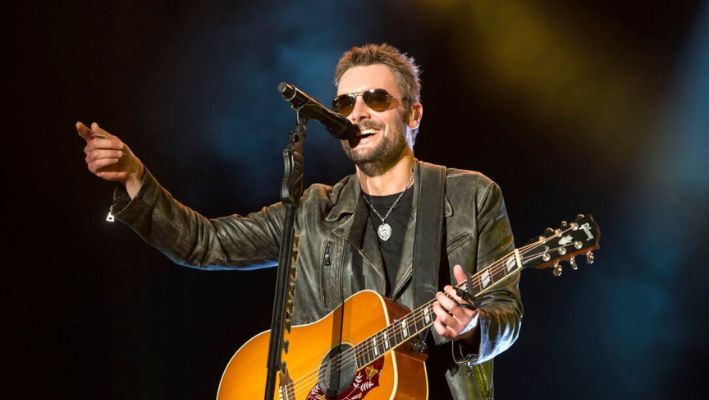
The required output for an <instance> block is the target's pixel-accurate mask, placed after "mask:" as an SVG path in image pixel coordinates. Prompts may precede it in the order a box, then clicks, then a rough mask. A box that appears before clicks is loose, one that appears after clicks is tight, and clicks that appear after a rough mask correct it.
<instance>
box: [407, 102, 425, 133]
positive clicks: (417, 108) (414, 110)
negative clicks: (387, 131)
mask: <svg viewBox="0 0 709 400" xmlns="http://www.w3.org/2000/svg"><path fill="white" fill-rule="evenodd" d="M422 117H423V104H421V103H414V104H413V105H411V112H410V113H409V121H408V122H407V125H408V126H409V128H411V129H416V128H418V126H419V124H420V123H421V118H422Z"/></svg>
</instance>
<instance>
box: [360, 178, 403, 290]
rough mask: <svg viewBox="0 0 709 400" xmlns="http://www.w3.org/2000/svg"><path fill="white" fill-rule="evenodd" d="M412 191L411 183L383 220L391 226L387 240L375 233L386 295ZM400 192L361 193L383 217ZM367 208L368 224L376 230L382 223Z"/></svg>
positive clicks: (400, 247) (398, 255)
mask: <svg viewBox="0 0 709 400" xmlns="http://www.w3.org/2000/svg"><path fill="white" fill-rule="evenodd" d="M413 192H414V191H413V185H412V186H411V187H409V188H408V189H406V190H405V191H404V194H403V195H402V196H401V199H399V202H398V203H397V204H396V205H395V206H394V209H392V210H391V213H390V214H389V216H388V217H386V219H385V221H384V222H386V223H387V224H389V225H390V226H391V237H390V238H389V239H388V240H382V238H380V237H379V235H377V240H378V241H379V251H380V252H381V254H382V261H383V262H384V269H385V271H386V277H387V289H386V295H387V296H390V295H391V291H392V289H393V286H394V280H395V279H396V273H397V272H398V270H399V264H400V262H401V251H402V250H403V248H404V237H405V236H406V228H407V227H408V225H409V218H410V217H411V207H412V200H413ZM400 194H401V192H399V193H395V194H392V195H388V196H370V195H367V194H364V193H363V194H362V195H363V196H367V197H366V199H367V200H369V203H371V204H372V206H373V207H374V208H376V209H377V212H378V213H379V215H381V216H382V217H384V216H385V215H386V214H387V212H389V208H390V207H391V206H392V205H393V204H394V202H395V201H396V199H397V198H398V197H399V195H400ZM368 208H369V221H370V224H371V226H372V228H373V229H374V232H377V228H378V227H379V225H381V224H382V220H381V218H379V216H377V214H375V213H374V212H373V211H372V209H371V207H368Z"/></svg>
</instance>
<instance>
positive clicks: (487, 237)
mask: <svg viewBox="0 0 709 400" xmlns="http://www.w3.org/2000/svg"><path fill="white" fill-rule="evenodd" d="M418 171H419V163H418V161H417V162H416V163H415V166H414V176H415V183H414V188H415V190H420V185H418V184H417V183H418V182H419V173H418ZM413 198H414V204H413V208H412V209H413V210H416V200H415V199H417V198H418V196H416V195H415V196H413ZM360 199H361V196H360V186H359V183H358V181H357V178H356V177H355V176H354V175H350V176H347V177H345V178H344V179H342V180H341V181H340V182H338V183H337V184H336V185H334V186H327V185H322V184H315V185H312V186H310V187H309V188H308V189H307V190H305V192H304V194H303V197H302V202H301V206H300V207H299V209H298V212H297V216H296V230H297V234H298V235H299V236H300V241H299V270H298V278H297V284H296V295H295V314H294V316H293V322H294V323H295V324H301V323H307V322H312V321H314V320H317V319H319V318H321V317H323V316H324V315H325V314H327V313H328V312H329V311H331V310H332V309H333V308H334V307H335V306H337V305H338V304H340V303H341V302H342V301H343V300H344V299H346V298H347V297H349V296H350V295H352V294H354V293H356V292H357V291H360V290H363V289H372V290H375V291H377V292H378V293H381V294H384V293H385V289H386V277H385V275H384V267H383V264H382V261H381V256H380V254H379V248H378V243H377V241H376V238H375V237H374V235H373V232H370V231H371V230H367V229H365V231H361V229H362V227H363V226H366V225H367V224H363V223H362V221H363V220H364V219H363V218H362V216H363V215H367V214H368V212H367V210H366V208H364V207H366V205H364V204H363V201H361V200H360ZM111 212H112V213H113V214H114V215H115V216H116V218H117V219H119V220H120V221H122V222H124V223H126V224H128V225H129V226H130V227H131V228H132V229H133V230H135V231H136V232H137V233H138V234H139V235H140V236H141V237H143V238H144V239H145V240H146V241H147V242H149V243H150V244H152V245H153V246H155V247H156V248H157V249H159V250H160V251H161V252H163V253H164V254H166V255H167V256H168V257H170V258H171V259H172V260H173V261H174V262H176V263H178V264H181V265H186V266H190V267H196V268H202V269H207V270H210V269H225V268H226V269H253V268H257V267H261V266H267V265H268V266H274V265H275V264H276V260H277V258H278V251H279V243H280V240H281V231H282V228H283V221H284V217H285V208H284V207H283V206H282V205H281V204H280V203H276V204H273V205H271V206H268V207H264V208H263V209H261V210H260V211H258V212H254V213H251V214H248V215H246V216H239V215H231V216H227V217H222V218H216V219H208V218H205V217H204V216H202V215H200V214H198V213H196V212H195V211H193V210H191V209H189V208H187V207H185V206H184V205H182V204H180V203H179V202H177V201H176V200H174V198H173V197H172V196H171V195H170V194H169V193H168V192H167V191H166V190H165V189H164V188H162V187H161V186H160V185H159V184H158V182H157V181H156V180H155V178H154V177H153V176H152V175H151V174H150V173H149V172H148V171H147V170H146V172H145V176H144V181H143V185H142V187H141V189H140V192H139V193H138V195H137V196H136V197H135V199H133V200H132V201H131V200H130V198H128V196H127V194H126V193H125V191H123V190H120V189H119V190H117V191H116V195H115V198H114V204H113V205H112V206H111ZM415 216H416V212H412V217H411V221H410V222H409V228H410V229H408V231H407V234H406V235H407V236H406V240H405V243H406V244H405V247H404V249H403V252H402V261H401V264H400V268H399V272H398V276H397V277H396V279H395V284H394V287H393V290H392V297H393V298H394V300H396V301H397V302H399V303H401V304H403V305H405V306H407V307H409V308H412V306H413V298H412V293H411V292H412V291H411V290H410V288H411V276H412V254H413V252H412V248H411V246H412V242H413V240H412V238H413V236H412V235H413V231H414V229H413V227H414V226H415V219H416V217H415ZM445 224H446V232H445V236H444V238H445V239H444V240H445V243H446V253H447V258H448V260H447V261H448V264H449V265H450V266H451V267H452V266H453V265H456V264H460V265H462V266H463V268H464V269H465V270H466V271H467V272H474V271H476V270H478V269H480V268H483V267H485V266H487V265H488V264H489V263H491V262H493V261H495V260H497V259H499V258H501V257H502V256H504V255H505V254H507V253H509V252H510V251H511V250H513V248H514V243H513V237H512V232H511V229H510V225H509V221H508V218H507V212H506V210H505V205H504V201H503V198H502V193H501V191H500V189H499V187H498V186H497V185H496V184H495V183H494V182H493V181H491V180H490V179H489V178H487V177H486V176H484V175H482V174H480V173H478V172H474V171H465V170H457V169H448V170H447V175H446V193H445ZM357 238H359V239H357ZM449 279H451V280H452V271H451V273H450V277H449ZM518 281H519V275H517V276H516V277H515V278H514V279H510V280H509V282H508V283H507V284H505V285H503V286H500V287H498V288H497V289H495V290H493V291H490V292H488V293H487V294H485V295H483V297H482V299H481V306H480V319H479V327H478V333H477V334H476V335H475V337H474V338H471V339H468V340H460V341H457V342H455V345H454V348H453V351H454V352H455V353H456V354H458V355H460V356H462V357H465V359H466V360H467V361H469V363H468V366H464V367H460V366H459V365H458V364H455V363H453V362H452V357H451V349H450V348H448V349H447V350H446V352H447V356H448V357H447V358H448V360H446V362H445V363H444V364H445V365H446V367H445V369H446V372H445V377H446V380H447V382H448V386H449V388H450V391H451V394H450V397H452V398H455V399H488V398H492V395H493V384H492V358H493V357H495V356H496V355H498V354H500V353H501V352H503V351H505V350H506V349H507V348H508V347H510V346H511V345H512V343H514V341H515V340H516V339H517V336H518V334H519V329H520V324H521V318H522V303H521V300H520V294H519V290H518ZM432 332H433V330H432ZM432 336H433V337H434V339H435V340H436V342H437V343H441V342H443V340H442V338H440V337H439V336H437V335H436V334H435V333H434V334H432ZM443 347H449V346H443ZM444 353H445V352H444ZM430 368H431V367H430V366H429V368H428V369H429V371H430ZM440 373H441V372H439V371H431V372H430V373H429V379H431V378H434V377H432V376H431V375H432V374H440ZM438 377H439V378H440V375H439V376H438ZM447 397H448V395H447V394H444V393H430V398H432V399H439V398H441V399H443V398H447Z"/></svg>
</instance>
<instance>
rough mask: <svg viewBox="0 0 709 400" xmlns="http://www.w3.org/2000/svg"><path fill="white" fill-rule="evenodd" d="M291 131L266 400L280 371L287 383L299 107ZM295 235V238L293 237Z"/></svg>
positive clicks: (302, 122) (299, 180) (299, 178)
mask: <svg viewBox="0 0 709 400" xmlns="http://www.w3.org/2000/svg"><path fill="white" fill-rule="evenodd" d="M296 111H298V113H297V115H296V118H297V122H296V125H295V127H294V128H293V130H292V131H291V132H290V133H289V134H288V147H286V148H285V149H284V150H283V163H284V174H283V180H282V181H281V202H282V203H283V204H284V206H285V209H286V218H285V221H284V224H283V232H282V236H281V247H280V250H279V255H278V273H277V278H276V293H275V301H274V303H273V313H272V314H271V340H270V343H269V346H268V347H269V348H268V359H267V360H268V362H267V376H266V391H265V400H273V399H274V397H275V387H276V377H277V374H278V372H280V373H281V382H282V383H283V382H288V381H289V377H288V371H287V369H286V363H285V362H283V361H282V356H283V354H284V352H288V342H287V341H286V340H284V338H285V335H286V331H288V332H289V333H290V330H291V316H292V315H293V297H294V294H295V273H296V267H297V265H295V264H297V257H298V254H297V252H298V237H297V236H295V214H296V211H297V209H298V205H299V204H300V198H301V196H302V194H303V143H304V141H305V133H306V130H307V123H308V120H307V119H306V118H301V114H300V110H296ZM294 236H295V238H294ZM282 386H283V385H282ZM289 394H290V393H281V396H280V398H283V399H288V398H290V396H289Z"/></svg>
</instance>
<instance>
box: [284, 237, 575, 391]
mask: <svg viewBox="0 0 709 400" xmlns="http://www.w3.org/2000/svg"><path fill="white" fill-rule="evenodd" d="M557 236H558V235H554V236H552V237H550V238H545V239H544V240H540V241H538V242H533V243H530V244H528V245H525V246H523V247H522V248H520V249H518V250H520V252H527V251H528V250H530V249H532V248H535V247H538V246H539V245H542V244H545V243H547V242H548V241H549V240H551V239H553V238H555V237H557ZM563 247H565V246H561V247H558V248H555V249H547V250H546V252H549V251H557V250H558V249H560V248H563ZM512 254H513V252H511V253H508V254H507V255H506V256H503V257H501V258H500V259H499V260H498V261H495V262H493V263H492V264H491V265H490V266H489V267H488V268H485V269H484V270H483V271H485V270H489V271H494V272H493V273H496V272H499V271H500V269H499V267H501V266H503V264H504V263H506V261H507V259H508V257H510V256H511V255H512ZM542 255H543V253H540V254H536V255H532V256H526V255H525V256H524V257H521V258H524V261H525V262H527V261H529V260H531V259H533V258H538V257H541V256H542ZM505 266H506V265H505ZM483 271H480V273H481V272H483ZM478 274H479V273H477V274H475V275H473V276H472V277H471V282H472V281H477V284H478V285H479V284H480V277H479V275H478ZM456 286H457V287H461V288H462V287H463V286H467V282H463V283H461V284H459V285H456ZM435 301H436V300H435V299H433V300H431V301H429V302H428V303H426V304H425V305H424V306H422V307H419V308H417V309H416V310H415V311H414V312H413V313H412V314H410V315H409V316H407V317H404V318H407V319H413V321H414V323H418V322H420V321H421V320H422V319H424V318H425V316H421V315H420V314H421V312H422V311H423V309H424V308H425V307H430V306H431V305H432V304H433V303H434V302H435ZM409 317H413V318H409ZM398 325H399V324H392V325H389V326H388V327H387V328H384V329H383V330H382V331H380V332H378V333H376V334H374V335H372V336H371V337H375V336H382V334H383V333H386V331H390V334H394V335H395V334H397V333H400V332H401V331H403V327H402V328H399V327H398ZM430 325H431V323H429V324H427V325H426V326H424V327H423V328H422V329H420V330H418V331H417V332H415V333H413V334H411V335H407V336H408V338H411V337H413V336H414V335H416V334H418V333H419V332H421V331H423V330H425V329H426V328H428V327H429V326H430ZM392 327H393V329H390V328H392ZM371 337H370V338H371ZM405 342H406V340H402V342H401V343H399V344H398V345H396V346H394V347H392V348H391V349H388V350H386V351H385V352H384V353H386V352H389V351H391V350H394V349H396V348H397V347H398V346H399V345H401V344H403V343H405ZM370 343H371V340H369V339H368V340H366V341H365V343H360V345H357V346H355V347H353V348H351V349H348V350H346V351H344V352H342V353H340V354H338V355H337V356H335V357H333V359H332V360H330V361H329V362H328V363H327V367H326V368H327V369H328V370H332V369H336V370H340V369H341V367H343V366H346V365H349V364H351V363H352V362H356V361H357V356H361V355H362V354H364V353H365V352H368V351H370V350H371V349H372V348H373V347H374V346H375V345H374V344H370ZM363 344H364V345H363ZM383 355H384V354H382V356H383ZM378 358H379V357H377V358H375V359H374V360H376V359H378ZM374 360H372V361H374ZM370 362H371V361H370ZM319 371H320V368H318V369H316V370H314V371H312V372H310V373H308V374H307V375H305V376H302V377H301V378H300V379H298V380H297V381H292V382H291V384H292V386H293V388H294V389H295V387H296V386H298V387H300V388H303V385H304V384H305V385H308V386H307V387H305V389H307V390H308V391H310V390H311V389H310V387H311V386H314V384H315V383H316V382H317V381H318V380H319V376H318V377H317V378H316V377H315V376H316V375H319V374H318V372H319ZM313 378H315V380H313ZM300 388H299V389H296V390H297V391H298V392H300V391H302V390H301V389H300Z"/></svg>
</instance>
